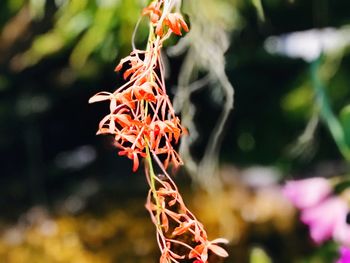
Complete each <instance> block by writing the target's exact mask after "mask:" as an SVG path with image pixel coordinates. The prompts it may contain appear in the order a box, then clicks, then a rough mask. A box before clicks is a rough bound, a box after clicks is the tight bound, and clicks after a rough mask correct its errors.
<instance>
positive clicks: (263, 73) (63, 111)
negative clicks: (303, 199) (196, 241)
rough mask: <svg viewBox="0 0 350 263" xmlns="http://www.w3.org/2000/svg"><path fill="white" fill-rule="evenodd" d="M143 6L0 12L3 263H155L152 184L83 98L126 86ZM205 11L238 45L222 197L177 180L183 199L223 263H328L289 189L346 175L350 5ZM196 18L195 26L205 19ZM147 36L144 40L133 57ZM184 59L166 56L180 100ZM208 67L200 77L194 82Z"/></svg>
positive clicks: (288, 2)
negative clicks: (217, 244)
mask: <svg viewBox="0 0 350 263" xmlns="http://www.w3.org/2000/svg"><path fill="white" fill-rule="evenodd" d="M186 1H190V0H186ZM204 2H205V3H204ZM146 4H147V1H141V0H127V1H126V0H124V1H122V0H70V1H69V0H2V1H1V2H0V122H1V125H0V160H1V168H0V189H1V190H0V263H21V262H25V263H26V262H33V263H41V262H52V263H56V262H57V263H61V262H62V263H65V262H75V263H80V262H81V263H85V262H86V263H89V262H101V263H109V262H124V263H127V262H155V261H157V257H158V253H159V252H158V248H157V246H156V240H155V233H154V229H153V225H152V224H151V222H150V220H149V218H148V214H147V212H146V210H145V209H144V202H145V197H146V194H147V191H148V189H147V186H146V182H145V177H144V176H143V174H142V171H141V172H138V173H136V174H133V173H132V172H131V166H132V163H131V162H130V161H129V160H128V159H126V158H119V157H118V155H117V151H116V149H115V148H114V147H113V144H112V142H113V141H112V138H111V137H108V136H95V132H96V131H97V126H98V122H99V120H100V119H101V118H102V117H103V116H105V115H106V114H107V113H108V112H107V111H108V105H107V103H106V104H103V103H101V104H94V105H89V104H88V103H87V102H88V99H89V98H90V97H91V96H92V95H94V94H95V93H97V92H99V91H102V90H104V91H113V90H114V89H115V88H116V87H117V86H118V85H120V84H121V81H122V80H121V76H120V75H119V74H116V73H115V72H114V67H115V66H116V64H117V63H118V61H119V59H121V58H122V57H124V56H126V55H128V53H129V52H130V51H131V38H132V33H133V29H134V27H135V24H136V23H137V20H138V18H139V15H140V12H141V10H142V8H143V7H144V6H145V5H146ZM197 4H198V5H201V6H200V7H198V6H197V7H198V8H200V10H201V12H199V14H202V13H203V16H206V18H207V19H206V20H205V21H204V25H203V27H204V28H207V26H208V27H209V25H210V23H212V24H215V26H216V29H215V30H214V31H215V32H218V31H220V30H222V31H223V34H225V36H226V37H227V40H229V41H228V43H229V45H227V47H224V48H222V50H221V53H220V52H219V55H220V54H221V55H223V54H225V59H226V65H225V66H226V74H227V76H228V78H229V80H230V82H231V83H232V85H233V86H234V87H235V103H234V105H235V106H234V111H233V112H232V113H231V114H230V115H229V118H228V122H227V124H226V127H225V132H224V137H223V138H222V141H223V144H222V148H221V150H220V155H219V160H220V161H219V163H220V172H219V174H220V178H221V180H222V181H223V182H224V188H223V189H222V191H221V192H220V194H218V195H217V196H216V199H213V198H212V195H210V194H207V192H208V191H206V189H202V188H201V187H199V186H196V184H194V183H192V182H191V179H190V177H189V176H188V175H186V171H185V170H183V171H180V173H179V174H178V175H177V176H176V179H175V180H176V181H177V182H178V183H179V186H180V191H182V193H183V194H184V199H185V200H186V202H187V203H188V206H189V207H190V209H192V210H193V211H194V212H195V213H196V214H197V215H198V218H199V219H200V220H201V221H202V222H203V223H204V224H205V225H206V226H207V229H208V232H209V235H210V237H212V238H215V237H216V236H218V235H221V236H226V237H227V238H229V239H230V240H231V243H230V245H229V246H228V247H227V249H228V250H229V251H230V258H228V259H227V260H226V261H225V262H252V263H258V262H261V263H264V262H333V261H332V260H333V258H334V256H335V255H336V252H335V251H336V249H335V247H334V245H333V244H328V245H326V246H325V247H323V248H322V249H317V248H315V247H314V246H313V245H312V243H311V242H310V241H309V240H308V237H307V230H306V228H305V227H304V226H301V225H300V224H298V223H297V222H296V220H295V219H296V212H295V211H294V210H293V208H292V207H291V205H290V204H289V203H288V202H287V201H286V200H284V199H283V198H282V195H281V192H280V184H281V183H282V182H283V181H284V180H287V179H297V178H304V177H309V176H326V177H331V176H340V175H346V174H347V173H348V165H347V160H350V157H349V154H348V150H349V149H348V148H349V147H350V108H349V107H347V105H350V104H349V103H350V88H349V85H350V74H349V73H350V56H349V50H350V49H349V46H350V13H349V10H350V2H349V1H348V0H338V1H331V0H309V1H305V0H304V1H302V0H263V1H261V2H260V1H258V0H251V1H244V0H215V1H214V0H205V1H204V0H203V1H202V2H198V3H197ZM187 8H189V10H188V11H187V10H186V4H185V6H184V13H185V14H187V13H188V14H189V15H188V16H186V19H187V21H188V22H189V24H190V26H193V28H195V21H193V25H191V16H190V14H191V11H194V12H195V11H196V9H195V8H193V6H192V7H191V6H190V5H189V6H188V7H187ZM191 8H192V10H191ZM199 17H200V15H199ZM210 18H212V19H210ZM196 21H197V22H198V20H196ZM206 23H207V24H206ZM214 28H215V27H214ZM146 29H147V27H145V26H142V25H141V27H140V28H139V30H138V34H137V35H138V37H137V39H136V43H137V45H139V46H142V45H143V43H144V40H145V38H146V36H147V30H146ZM301 31H302V32H301ZM205 32H206V31H205ZM207 37H209V38H210V37H212V35H209V34H208V36H207ZM190 39H191V41H193V42H192V44H195V43H196V44H197V45H198V44H199V46H201V41H203V40H201V39H198V38H197V40H196V38H195V36H194V37H193V38H190ZM177 41H178V39H175V38H174V39H172V40H171V41H170V42H171V44H175V43H176V42H177ZM218 41H219V40H218ZM214 42H215V41H214ZM206 43H209V42H206ZM190 45H191V44H190ZM214 55H215V54H214ZM185 57H186V52H184V53H183V54H180V55H179V56H176V57H170V58H169V61H168V67H169V71H168V72H169V77H168V88H169V94H170V96H171V97H172V96H174V95H175V92H176V85H177V83H178V75H179V72H180V71H181V67H182V65H183V61H184V58H185ZM213 61H215V59H214V57H213ZM214 65H215V64H214ZM221 66H222V65H221ZM206 70H207V71H208V69H207V68H206V67H205V66H202V67H199V68H198V70H197V71H198V72H199V73H198V75H202V76H203V75H205V74H204V72H205V71H206ZM209 86H210V87H207V88H203V89H200V90H198V91H197V92H194V93H193V94H192V95H191V102H192V104H193V105H195V107H196V112H195V114H194V115H193V116H192V117H193V119H194V123H195V125H196V127H197V132H198V138H197V139H196V141H195V142H194V143H193V144H192V146H191V153H192V155H193V158H194V159H195V160H197V159H200V158H201V156H203V155H204V152H205V147H206V145H207V141H208V138H209V136H210V134H211V132H212V127H214V124H215V122H216V120H217V116H218V114H220V113H221V111H222V107H221V106H222V101H223V96H222V94H221V93H220V92H216V90H217V89H219V88H218V87H216V86H215V83H214V84H213V83H211V84H210V85H209ZM319 101H323V103H322V104H320V103H318V102H319ZM337 128H339V129H341V130H342V131H343V133H342V134H343V135H344V136H340V137H339V136H337V132H335V130H336V129H337ZM218 204H220V205H218Z"/></svg>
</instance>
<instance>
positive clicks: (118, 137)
mask: <svg viewBox="0 0 350 263" xmlns="http://www.w3.org/2000/svg"><path fill="white" fill-rule="evenodd" d="M180 4H181V2H180V1H177V0H155V1H152V2H151V3H150V5H149V6H148V7H146V8H145V9H144V10H143V12H142V15H143V16H146V17H149V20H150V22H149V37H148V43H147V48H146V49H145V50H139V49H136V48H135V47H134V48H133V50H132V52H131V54H130V55H129V56H128V57H126V58H124V59H122V60H121V62H120V63H119V65H118V66H117V67H116V69H115V70H116V71H120V70H122V69H123V70H125V71H124V75H123V77H124V79H125V81H126V83H125V84H124V85H122V86H121V87H119V88H118V89H117V90H116V91H115V92H113V93H109V92H100V93H97V94H96V95H95V96H93V97H92V98H91V99H90V100H89V102H90V103H93V102H99V101H105V100H107V101H108V100H109V101H110V113H109V114H108V115H107V116H105V117H104V118H103V119H102V120H101V122H100V124H99V129H98V132H97V134H112V135H114V141H115V145H116V147H117V148H119V155H125V156H127V157H128V158H129V159H131V160H132V161H133V171H136V170H137V169H138V168H139V164H140V160H142V159H144V160H145V174H146V178H147V182H148V184H149V186H150V190H149V194H148V197H147V202H146V208H147V210H148V211H149V213H150V216H151V218H152V222H153V223H154V225H155V227H156V234H157V235H156V236H157V242H158V245H159V248H160V251H161V257H160V262H161V263H171V262H181V261H183V260H186V262H188V260H190V261H191V260H192V262H195V263H206V262H208V259H209V255H210V254H211V253H213V254H216V255H217V256H219V257H227V256H228V254H227V252H226V251H225V250H224V249H223V248H222V247H220V246H219V245H218V243H227V240H225V239H223V238H219V239H215V240H212V241H210V240H208V237H207V233H206V231H205V230H204V227H203V225H202V224H201V223H200V222H199V221H198V220H197V219H196V217H195V216H194V215H193V214H192V213H191V212H190V211H189V210H188V208H187V207H186V205H185V204H184V202H183V199H182V197H181V195H180V193H179V191H178V189H177V187H176V185H175V183H174V181H173V180H172V178H171V177H170V175H169V174H168V173H167V171H166V169H167V167H168V166H169V165H170V164H171V165H172V166H173V167H174V168H177V167H178V166H180V165H182V160H181V158H180V156H179V154H178V153H177V151H176V150H175V149H174V148H173V144H174V143H177V142H178V140H179V139H180V137H181V136H182V135H184V134H185V133H186V129H185V128H184V127H182V126H181V124H180V119H179V118H178V117H177V116H176V115H175V112H174V109H173V106H172V104H171V101H170V100H169V97H168V95H167V92H166V86H165V77H164V64H163V61H162V58H161V50H162V47H163V43H164V41H165V40H167V39H168V38H169V37H170V36H171V35H172V34H175V35H179V36H181V35H182V33H183V31H185V32H187V31H189V29H188V26H187V24H186V22H185V21H184V19H183V17H182V15H181V14H180V12H179V10H180ZM161 160H163V161H161ZM154 162H155V163H156V164H157V166H159V168H160V169H161V171H162V174H161V175H157V174H156V173H155V170H154V168H153V167H154V166H153V163H154Z"/></svg>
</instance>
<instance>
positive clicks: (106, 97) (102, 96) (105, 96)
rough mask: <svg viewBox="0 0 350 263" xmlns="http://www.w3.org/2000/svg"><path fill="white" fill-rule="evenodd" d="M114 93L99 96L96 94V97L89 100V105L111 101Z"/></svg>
mask: <svg viewBox="0 0 350 263" xmlns="http://www.w3.org/2000/svg"><path fill="white" fill-rule="evenodd" d="M112 96H113V95H112V93H109V92H105V91H102V92H99V93H97V94H95V95H94V96H92V97H91V98H90V99H89V103H95V102H99V101H104V100H109V99H110V98H111V97H112Z"/></svg>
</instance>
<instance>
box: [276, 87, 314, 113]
mask: <svg viewBox="0 0 350 263" xmlns="http://www.w3.org/2000/svg"><path fill="white" fill-rule="evenodd" d="M313 96H314V94H313V91H312V87H311V83H310V82H309V81H303V83H302V84H301V85H300V86H299V87H296V88H294V89H292V90H291V91H290V92H289V93H288V94H287V95H286V96H285V97H284V98H283V99H282V108H283V110H284V111H286V112H287V113H289V114H291V115H295V116H297V117H299V116H303V117H304V116H305V115H307V114H308V113H309V112H311V109H312V105H311V104H312V100H313Z"/></svg>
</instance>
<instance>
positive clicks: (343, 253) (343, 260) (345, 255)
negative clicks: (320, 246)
mask: <svg viewBox="0 0 350 263" xmlns="http://www.w3.org/2000/svg"><path fill="white" fill-rule="evenodd" d="M349 262H350V249H349V248H347V247H341V248H340V258H339V259H338V261H337V263H349Z"/></svg>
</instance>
